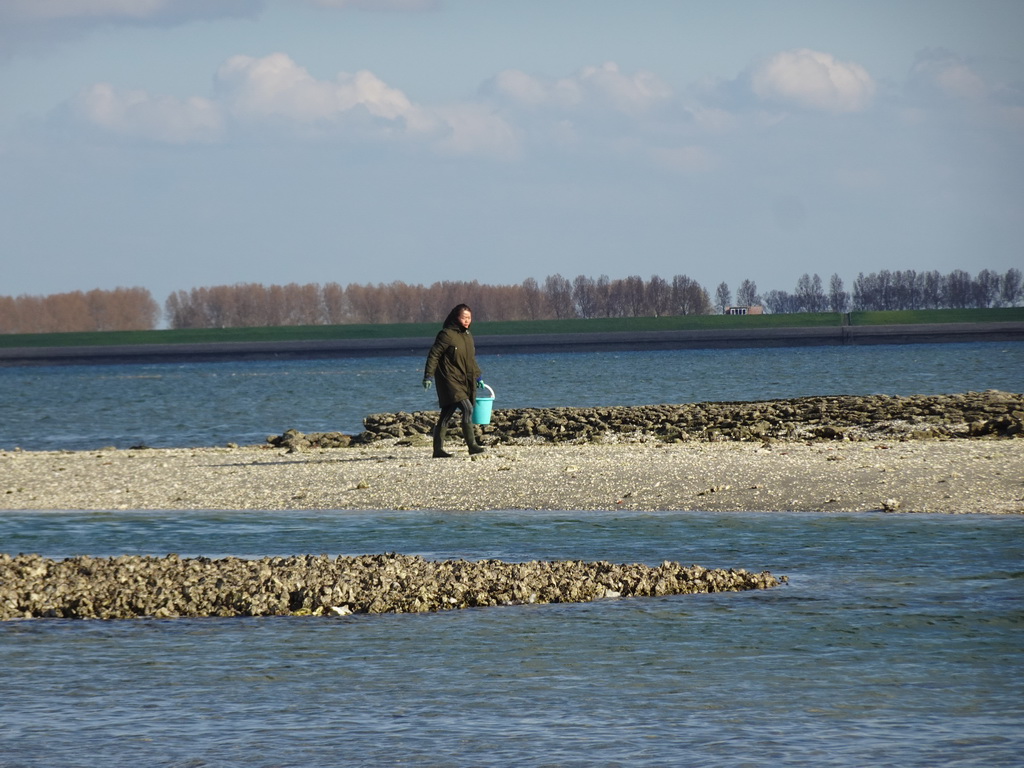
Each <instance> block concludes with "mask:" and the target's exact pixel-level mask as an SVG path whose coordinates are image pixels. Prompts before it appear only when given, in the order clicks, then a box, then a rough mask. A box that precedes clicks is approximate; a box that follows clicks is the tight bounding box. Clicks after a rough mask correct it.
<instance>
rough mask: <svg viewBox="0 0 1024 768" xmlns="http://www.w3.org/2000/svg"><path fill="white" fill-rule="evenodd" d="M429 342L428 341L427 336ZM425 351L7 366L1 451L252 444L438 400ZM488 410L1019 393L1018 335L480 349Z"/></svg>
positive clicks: (1023, 379)
mask: <svg viewBox="0 0 1024 768" xmlns="http://www.w3.org/2000/svg"><path fill="white" fill-rule="evenodd" d="M427 342H429V340H427ZM425 357H426V348H424V354H423V356H422V357H394V358H363V359H343V360H305V361H262V362H257V361H247V362H228V363H186V364H155V365H113V366H63V367H39V368H35V367H26V368H0V449H11V448H14V447H21V448H23V449H25V450H61V449H69V450H77V449H94V448H101V447H105V446H114V447H117V448H130V447H132V446H136V445H147V446H150V447H154V448H157V447H187V446H204V445H222V444H224V443H227V442H234V443H238V444H254V443H263V442H265V440H266V438H267V436H268V435H280V434H281V433H282V432H284V431H285V430H287V429H293V428H294V429H298V430H300V431H302V432H335V431H340V432H346V433H349V434H355V433H358V432H361V431H362V428H363V426H362V423H363V418H364V417H365V416H366V415H367V414H370V413H382V412H389V413H391V412H397V411H408V412H414V411H429V410H436V409H437V398H436V395H435V393H434V392H433V391H432V390H431V391H424V390H423V388H422V386H421V382H422V379H423V364H424V360H425ZM479 362H480V365H481V367H482V368H483V371H484V380H485V381H486V382H487V383H488V385H490V386H491V387H493V388H494V390H495V392H496V399H495V402H494V407H495V408H497V409H501V408H550V407H557V406H607V405H649V404H655V403H693V402H707V401H735V400H763V399H774V398H788V397H799V396H804V395H841V394H848V395H863V394H877V393H881V394H889V395H914V394H940V393H951V392H964V391H968V390H985V389H1003V390H1007V391H1013V392H1020V391H1022V388H1024V342H1006V343H1001V342H987V343H973V344H907V345H894V346H866V347H813V348H808V347H803V348H789V347H787V348H779V349H728V350H725V349H715V350H677V351H659V352H641V351H638V352H590V353H578V354H571V353H569V354H536V355H487V356H484V355H481V356H480V358H479Z"/></svg>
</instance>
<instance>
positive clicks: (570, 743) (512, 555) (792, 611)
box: [0, 343, 1024, 768]
mask: <svg viewBox="0 0 1024 768" xmlns="http://www.w3.org/2000/svg"><path fill="white" fill-rule="evenodd" d="M481 364H482V366H483V367H484V370H485V378H486V379H487V380H488V382H489V383H491V384H492V386H494V388H495V389H496V390H497V393H498V401H497V405H498V407H519V406H552V405H585V404H597V405H612V404H630V403H633V404H640V403H655V402H686V401H703V400H754V399H762V398H775V397H792V396H797V395H807V394H839V393H869V392H882V393H887V394H913V393H938V392H958V391H964V390H969V389H974V390H981V389H989V388H999V389H1007V390H1015V391H1021V383H1022V381H1024V344H1021V343H1015V344H976V345H920V346H901V347H864V348H852V349H844V348H818V349H781V350H714V351H687V352H658V353H639V352H638V353H630V354H585V355H559V356H543V355H539V356H507V357H487V358H481ZM421 367H422V360H421V359H419V358H395V359H375V360H345V361H329V362H328V361H311V362H303V363H240V364H211V365H182V366H122V367H96V368H77V367H76V368H43V369H40V368H33V369H0V448H7V447H12V446H14V445H21V446H22V447H24V448H26V449H48V448H67V447H71V448H94V447H98V446H103V445H118V446H122V447H125V446H129V445H133V444H138V443H145V444H148V445H153V446H180V445H210V444H217V443H223V442H227V441H235V442H240V443H242V442H261V441H262V440H263V439H264V438H265V437H266V435H267V434H279V433H280V432H282V431H283V430H284V429H287V428H289V427H296V428H299V429H302V430H304V431H314V430H334V429H338V430H342V431H347V432H355V431H358V430H359V429H360V422H361V419H362V418H363V416H364V415H365V414H367V413H372V412H377V411H396V410H424V409H433V408H434V400H433V395H432V393H424V392H423V390H422V389H420V388H419V377H420V373H421ZM0 551H5V552H11V553H16V552H39V553H41V554H44V555H47V556H50V557H64V556H67V555H73V554H91V555H116V554H120V553H142V554H154V555H164V554H167V553H169V552H177V553H179V554H181V555H207V556H223V555H237V556H243V557H262V556H265V555H288V554H300V553H313V554H321V553H327V554H331V555H336V554H364V553H373V552H385V551H397V552H404V553H409V554H420V555H423V556H425V557H429V558H467V559H479V558H491V557H496V558H502V559H505V560H531V559H555V558H583V559H604V560H612V561H616V562H646V563H649V564H652V565H654V564H657V563H659V562H661V561H662V560H666V559H669V560H679V561H681V562H684V563H687V564H688V563H700V564H702V565H705V566H707V567H743V568H747V569H748V570H765V569H767V570H771V571H773V572H774V573H776V574H779V575H782V574H785V575H787V576H789V577H790V582H789V584H788V585H786V586H784V587H781V588H778V589H775V590H770V591H767V592H757V593H744V594H731V595H703V596H679V597H668V598H653V599H636V600H628V599H626V600H622V599H619V600H607V601H601V602H598V603H591V604H584V605H552V606H537V605H533V606H516V607H506V608H494V609H482V610H468V611H457V612H450V613H444V614H433V615H415V616H351V617H345V618H302V619H298V618H268V619H204V620H191V619H179V620H171V621H156V620H139V621H121V622H91V621H87V622H75V621H48V620H41V621H14V622H4V623H0V766H3V767H4V768H6V767H8V766H11V767H13V766H23V767H26V768H29V767H35V766H40V767H42V766H47V767H48V766H53V765H61V766H70V767H74V766H89V767H90V768H93V767H96V766H100V767H105V766H121V765H145V766H168V767H171V766H174V767H182V768H184V767H186V766H187V767H188V768H204V767H206V766H217V767H220V766H242V765H244V766H247V767H248V766H251V767H254V768H262V767H264V766H266V767H267V768H269V767H270V766H296V767H298V766H314V767H319V766H325V767H326V766H335V765H396V764H398V765H413V766H451V765H455V766H507V765H531V766H533V765H537V766H539V765H545V766H549V765H550V766H592V765H622V766H663V765H693V766H712V767H714V766H722V767H723V768H725V767H728V768H734V767H736V766H815V767H818V766H844V767H847V766H848V767H851V768H852V767H855V766H901V768H904V767H907V766H922V768H923V767H924V766H929V767H931V766H979V767H980V766H984V767H986V768H988V767H991V766H1024V655H1022V653H1021V650H1022V649H1024V517H1004V518H996V517H988V516H971V517H952V516H950V517H945V516H927V515H915V516H902V515H884V514H860V515H856V516H845V515H815V514H793V513H783V512H768V513H760V514H706V513H700V512H691V513H658V514H641V513H630V514H625V513H622V512H621V511H609V512H604V513H585V514H583V513H578V512H573V511H564V512H555V513H551V512H488V513H473V514H468V513H445V512H429V513H427V512H394V513H379V512H378V513H351V512H345V513H342V512H323V511H320V512H299V513H296V512H256V513H253V512H245V513H236V512H198V513H191V512H173V513H172V512H114V511H110V512H60V511H55V512H25V513H22V512H5V513H0Z"/></svg>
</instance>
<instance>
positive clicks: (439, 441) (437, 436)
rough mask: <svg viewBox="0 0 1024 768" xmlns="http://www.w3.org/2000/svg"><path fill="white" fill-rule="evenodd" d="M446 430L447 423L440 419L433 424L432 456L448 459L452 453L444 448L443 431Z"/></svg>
mask: <svg viewBox="0 0 1024 768" xmlns="http://www.w3.org/2000/svg"><path fill="white" fill-rule="evenodd" d="M447 431H448V424H447V423H442V422H440V421H438V422H437V424H435V425H434V458H435V459H450V458H451V457H452V455H451V454H450V453H446V452H445V450H444V433H445V432H447Z"/></svg>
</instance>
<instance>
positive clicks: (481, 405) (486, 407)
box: [473, 384, 494, 424]
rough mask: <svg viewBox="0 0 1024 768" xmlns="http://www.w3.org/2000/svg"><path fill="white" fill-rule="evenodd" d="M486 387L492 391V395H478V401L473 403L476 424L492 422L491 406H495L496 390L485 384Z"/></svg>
mask: <svg viewBox="0 0 1024 768" xmlns="http://www.w3.org/2000/svg"><path fill="white" fill-rule="evenodd" d="M484 389H486V390H487V391H488V392H490V393H491V396H490V397H480V395H477V396H476V402H475V403H473V423H474V424H490V423H491V408H493V407H494V390H493V389H491V388H490V387H488V386H487V385H486V384H484Z"/></svg>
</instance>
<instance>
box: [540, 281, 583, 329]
mask: <svg viewBox="0 0 1024 768" xmlns="http://www.w3.org/2000/svg"><path fill="white" fill-rule="evenodd" d="M544 295H545V296H546V297H547V305H548V307H549V308H550V311H551V313H552V314H553V315H554V317H556V318H558V319H560V320H561V319H564V318H567V317H575V315H576V311H575V307H574V305H573V301H572V283H570V282H569V281H568V280H566V279H565V278H564V277H562V276H561V275H559V274H554V275H548V276H547V277H546V278H545V279H544Z"/></svg>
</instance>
